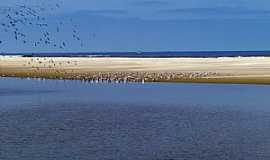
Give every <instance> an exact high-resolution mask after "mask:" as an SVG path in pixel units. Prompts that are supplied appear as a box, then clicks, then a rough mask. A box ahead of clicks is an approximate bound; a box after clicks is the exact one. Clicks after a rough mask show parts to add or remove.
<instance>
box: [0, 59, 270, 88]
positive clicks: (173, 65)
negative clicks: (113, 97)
mask: <svg viewBox="0 0 270 160" xmlns="http://www.w3.org/2000/svg"><path fill="white" fill-rule="evenodd" d="M0 77H18V78H44V79H67V80H85V81H94V82H95V81H98V82H108V83H110V82H117V83H126V82H143V83H144V82H175V83H229V84H263V85H270V57H220V58H93V57H92V58H71V57H17V56H0Z"/></svg>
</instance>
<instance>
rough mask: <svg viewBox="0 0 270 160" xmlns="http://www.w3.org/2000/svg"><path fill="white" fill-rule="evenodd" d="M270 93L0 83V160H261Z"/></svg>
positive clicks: (267, 153)
mask: <svg viewBox="0 0 270 160" xmlns="http://www.w3.org/2000/svg"><path fill="white" fill-rule="evenodd" d="M269 95H270V86H256V85H214V84H173V83H172V84H160V83H151V84H89V83H83V82H80V81H57V80H46V81H38V80H25V79H24V80H23V79H12V78H1V79H0V117H1V118H0V159H5V160H9V159H10V160H16V159H20V160H32V159H33V160H36V159H39V160H45V159H46V160H47V159H65V160H74V159H80V160H81V159H83V160H84V159H85V160H89V159H91V160H104V159H112V160H127V159H128V160H129V159H130V160H169V159H170V160H171V159H175V160H179V159H187V160H209V159H211V160H212V159H214V160H215V159H217V160H227V159H230V160H239V159H244V160H254V159H260V160H268V159H269V158H270V150H269V148H270V126H269V124H270V100H269Z"/></svg>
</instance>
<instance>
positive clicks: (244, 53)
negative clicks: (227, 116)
mask: <svg viewBox="0 0 270 160" xmlns="http://www.w3.org/2000/svg"><path fill="white" fill-rule="evenodd" d="M2 55H22V56H37V57H130V58H155V57H156V58H171V57H238V56H241V57H248V56H266V57H268V56H270V51H164V52H92V53H10V54H3V53H2Z"/></svg>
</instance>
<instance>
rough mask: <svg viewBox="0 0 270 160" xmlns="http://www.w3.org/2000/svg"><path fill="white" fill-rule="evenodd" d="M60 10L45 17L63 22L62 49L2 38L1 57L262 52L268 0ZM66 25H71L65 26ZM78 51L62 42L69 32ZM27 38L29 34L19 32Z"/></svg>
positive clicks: (155, 1) (148, 2)
mask: <svg viewBox="0 0 270 160" xmlns="http://www.w3.org/2000/svg"><path fill="white" fill-rule="evenodd" d="M56 2H57V3H58V2H60V1H57V0H47V1H45V0H43V1H41V0H39V1H37V0H9V1H8V2H4V3H1V4H0V7H1V8H4V7H7V6H10V7H12V6H16V5H18V4H26V5H29V6H38V5H41V6H46V7H47V8H49V7H50V6H54V5H55V3H56ZM60 4H61V7H60V8H59V9H55V10H49V11H45V12H43V13H42V14H43V15H44V16H46V17H47V20H46V21H47V23H49V24H50V25H51V28H52V30H53V28H54V27H55V26H54V25H56V24H57V22H59V21H63V22H65V27H63V28H61V32H60V33H58V34H55V35H54V36H55V39H57V40H58V41H62V40H65V41H66V42H67V44H68V45H67V47H66V48H65V49H57V48H53V47H48V46H38V47H33V45H31V44H22V43H21V42H16V41H14V40H13V39H12V36H9V35H7V34H5V33H1V30H0V35H1V37H3V38H2V39H4V40H5V41H6V43H5V44H3V45H2V46H0V49H1V50H2V51H5V52H20V51H21V52H32V51H34V52H52V51H78V52H80V51H83V52H85V51H138V50H140V51H165V50H166V51H167V50H179V51H185V50H191V51H200V50H268V49H270V45H269V42H270V32H269V31H268V30H269V29H268V28H270V21H269V20H270V1H269V0H256V1H255V0H76V1H74V0H62V2H60ZM70 19H72V22H70ZM74 24H75V25H76V27H77V28H78V30H79V31H80V36H81V37H82V40H83V43H84V45H83V46H81V45H80V43H79V42H76V41H73V40H72V38H70V37H69V36H68V33H70V32H71V31H72V26H74ZM24 30H25V32H27V33H31V36H32V38H35V37H36V35H38V34H39V33H38V32H39V31H38V30H37V31H35V29H34V28H33V29H30V28H24Z"/></svg>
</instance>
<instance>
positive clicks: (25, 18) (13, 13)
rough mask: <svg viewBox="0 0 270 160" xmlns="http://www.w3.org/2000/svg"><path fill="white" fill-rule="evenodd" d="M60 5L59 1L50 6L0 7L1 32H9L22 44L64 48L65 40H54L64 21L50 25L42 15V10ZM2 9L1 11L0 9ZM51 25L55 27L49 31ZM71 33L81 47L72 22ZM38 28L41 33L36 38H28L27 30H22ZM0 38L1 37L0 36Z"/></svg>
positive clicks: (2, 41) (1, 42) (77, 32)
mask: <svg viewBox="0 0 270 160" xmlns="http://www.w3.org/2000/svg"><path fill="white" fill-rule="evenodd" d="M60 7H61V4H60V3H56V4H54V5H53V6H50V7H47V8H46V7H44V6H43V7H39V6H26V5H17V6H16V7H7V8H2V9H1V8H0V19H1V16H2V17H3V18H2V19H1V21H0V29H1V28H2V32H6V33H11V35H13V37H14V39H15V40H16V41H21V42H22V43H23V44H27V43H30V45H32V46H33V47H38V46H40V45H46V46H51V47H55V48H60V49H64V48H65V47H67V42H66V41H63V40H55V39H56V37H57V36H55V35H54V34H57V33H59V32H61V29H63V27H65V24H64V22H58V24H56V26H55V24H52V25H50V24H49V23H48V22H46V18H45V17H44V16H42V13H43V12H46V11H48V8H49V10H55V9H58V8H60ZM1 10H2V11H1ZM70 22H71V23H73V22H72V19H70ZM51 26H53V27H55V28H54V29H53V30H54V32H52V31H51V29H50V28H51ZM72 26H73V27H72V28H71V29H72V31H71V32H70V33H71V34H72V35H71V36H70V37H71V38H72V39H73V40H75V41H78V42H79V43H80V45H81V47H83V40H82V38H81V37H80V34H79V31H78V30H77V25H74V24H72ZM31 27H33V28H35V29H38V30H39V32H40V33H41V34H40V36H38V37H36V38H28V36H30V35H29V32H26V31H24V30H25V29H26V28H31ZM0 32H1V30H0ZM0 38H1V37H0ZM4 43H5V42H4V40H1V39H0V46H1V45H4Z"/></svg>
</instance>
